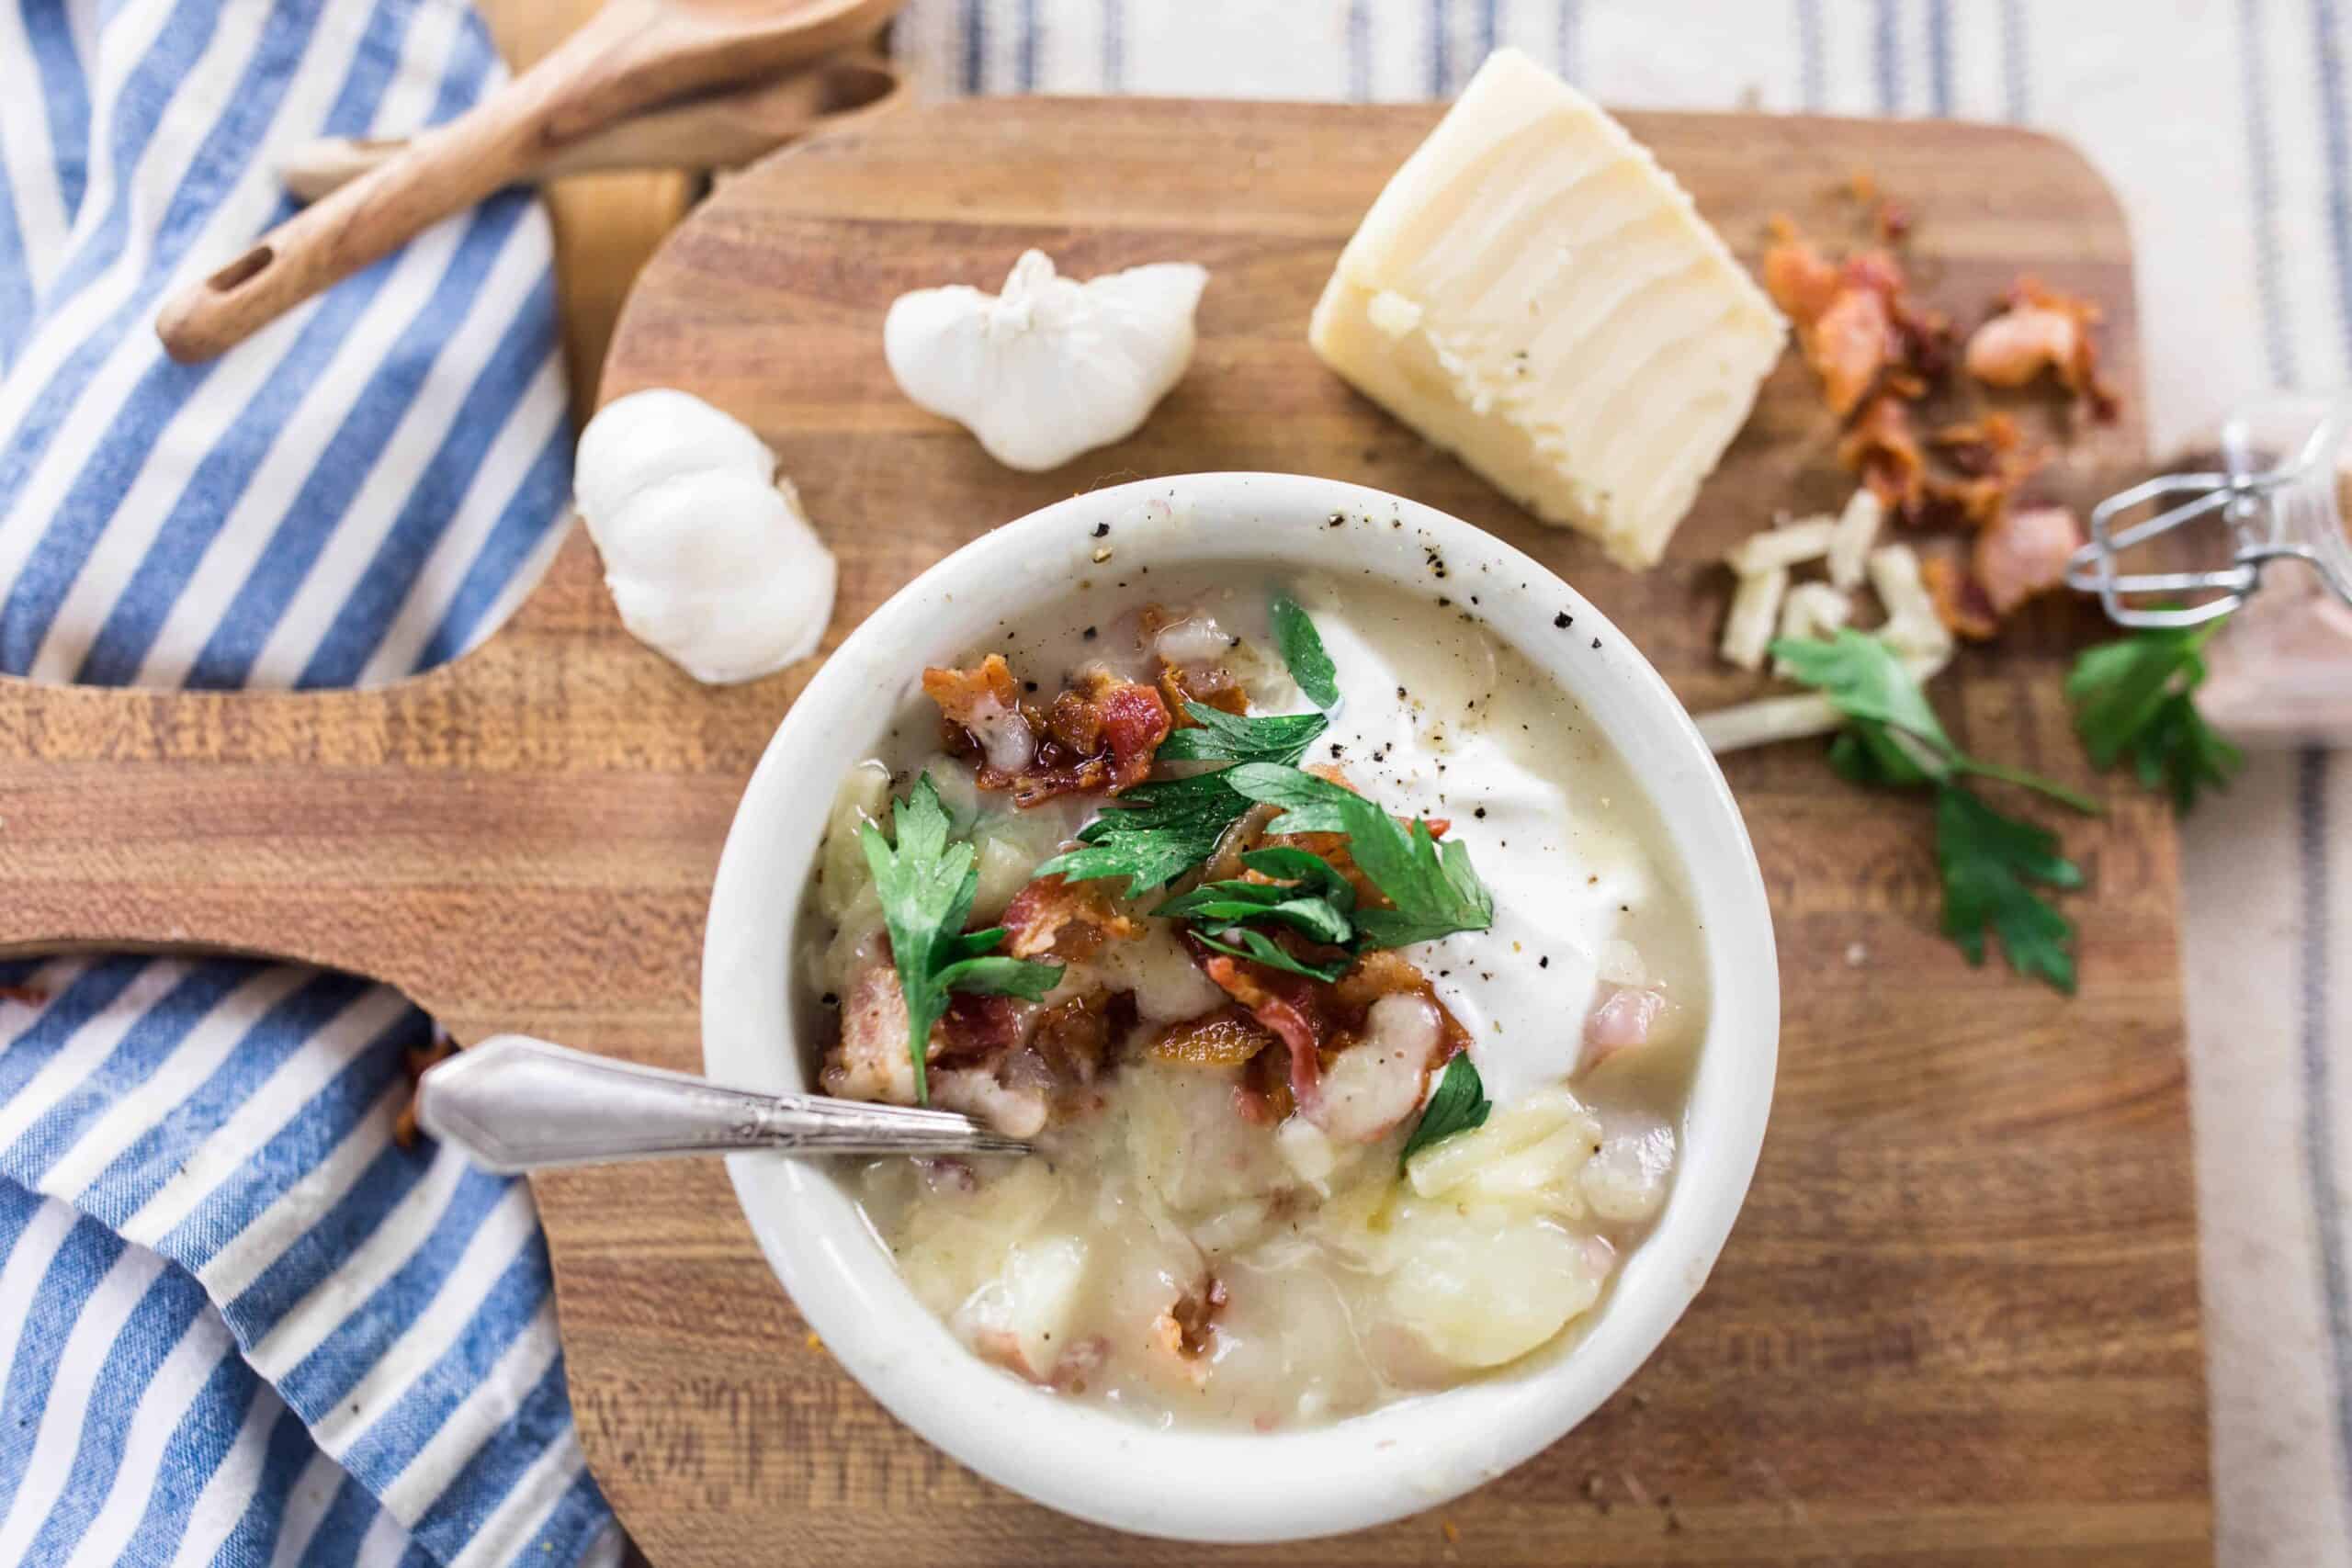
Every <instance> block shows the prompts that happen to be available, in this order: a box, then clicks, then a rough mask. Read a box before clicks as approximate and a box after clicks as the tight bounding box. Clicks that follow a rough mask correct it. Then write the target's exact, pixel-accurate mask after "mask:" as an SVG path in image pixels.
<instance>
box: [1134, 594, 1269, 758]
mask: <svg viewBox="0 0 2352 1568" xmlns="http://www.w3.org/2000/svg"><path fill="white" fill-rule="evenodd" d="M1195 621H1198V617H1195V616H1192V615H1175V614H1173V613H1172V612H1170V611H1169V610H1167V609H1165V608H1163V607H1162V606H1160V605H1158V604H1146V605H1145V606H1144V607H1143V613H1142V615H1140V616H1138V617H1137V620H1136V647H1137V648H1138V649H1143V650H1145V651H1147V652H1148V653H1150V654H1151V655H1152V656H1153V657H1154V658H1156V659H1157V660H1159V677H1158V684H1159V694H1160V695H1161V696H1162V697H1163V698H1165V699H1166V700H1167V703H1168V711H1169V712H1170V714H1172V715H1174V716H1175V717H1174V724H1175V728H1178V729H1190V728H1194V726H1193V720H1192V719H1191V718H1190V717H1189V716H1187V715H1186V714H1185V712H1184V705H1185V704H1186V703H1199V704H1201V705H1203V706H1204V707H1213V708H1215V709H1216V710H1217V711H1218V712H1219V713H1230V714H1244V713H1248V712H1249V711H1250V694H1249V693H1247V692H1246V691H1244V690H1242V687H1241V682H1239V681H1238V680H1236V679H1235V678H1234V674H1233V671H1230V670H1228V669H1227V668H1226V667H1225V666H1224V665H1223V664H1221V663H1219V662H1217V661H1216V660H1214V659H1210V658H1204V657H1200V654H1201V645H1202V644H1203V643H1204V642H1206V643H1207V644H1208V645H1210V646H1212V647H1214V648H1217V649H1223V648H1225V647H1227V646H1230V643H1229V639H1227V637H1224V636H1223V635H1222V634H1221V633H1219V632H1218V629H1217V626H1216V623H1215V622H1214V621H1199V622H1198V626H1197V627H1196V631H1197V633H1198V635H1187V636H1183V637H1178V638H1174V639H1167V640H1163V638H1162V636H1161V634H1162V633H1164V632H1167V631H1169V630H1170V628H1172V627H1179V626H1187V625H1190V624H1193V623H1194V622H1195ZM1171 642H1172V643H1173V644H1174V645H1175V646H1174V649H1173V651H1171V650H1170V644H1171Z"/></svg>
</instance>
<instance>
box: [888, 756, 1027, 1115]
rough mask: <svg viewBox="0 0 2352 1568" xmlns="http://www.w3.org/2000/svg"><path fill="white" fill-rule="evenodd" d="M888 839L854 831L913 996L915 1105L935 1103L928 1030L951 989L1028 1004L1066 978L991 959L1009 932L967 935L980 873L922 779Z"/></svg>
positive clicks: (895, 816)
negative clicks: (954, 840)
mask: <svg viewBox="0 0 2352 1568" xmlns="http://www.w3.org/2000/svg"><path fill="white" fill-rule="evenodd" d="M890 818H891V830H892V834H893V837H894V838H895V840H896V842H895V843H894V842H892V840H888V839H885V838H884V837H883V836H882V829H879V828H877V827H876V826H875V825H874V824H873V823H871V822H862V823H860V824H859V825H858V842H859V845H860V846H861V847H862V848H863V849H864V850H865V863H866V865H867V866H868V867H869V868H871V869H872V871H873V873H874V888H875V891H876V894H878V895H879V896H880V897H881V901H882V921H883V924H884V925H885V926H886V927H888V930H889V932H890V955H891V958H892V960H893V961H894V962H895V963H896V964H897V966H898V970H899V991H900V993H901V994H902V995H904V996H905V998H906V999H907V1050H908V1053H909V1055H911V1056H912V1057H913V1058H914V1069H915V1103H916V1104H918V1105H925V1104H929V1103H930V1100H931V1085H930V1077H929V1073H928V1071H927V1067H928V1062H927V1058H928V1055H929V1050H930V1044H931V1030H932V1025H933V1024H935V1023H937V1022H938V1021H939V1016H940V1014H942V1013H944V1012H945V1011H946V1010H947V996H948V993H949V992H951V991H978V992H980V993H983V994H985V995H989V996H1014V997H1023V998H1027V999H1028V1000H1030V1001H1035V1000H1036V999H1037V998H1040V997H1043V996H1044V995H1045V994H1046V992H1047V991H1050V990H1052V989H1053V988H1054V987H1055V986H1056V985H1057V984H1058V983H1059V982H1060V980H1061V977H1062V970H1061V965H1060V964H1032V963H1028V962H1026V961H1024V960H1022V959H1016V958H1006V957H1002V956H1001V955H992V954H991V951H990V950H992V949H993V948H994V947H995V946H996V945H997V943H998V942H1001V941H1002V940H1003V939H1004V928H1002V927H1001V926H999V927H994V928H992V929H990V930H988V931H965V930H964V921H965V920H966V919H967V918H968V917H969V916H970V914H971V912H972V899H973V897H975V895H977V894H978V890H979V885H980V874H979V872H978V869H977V868H976V867H975V865H974V864H973V862H974V860H975V859H976V858H977V857H976V852H974V850H973V848H972V846H971V845H970V844H969V843H951V842H950V841H949V840H948V836H947V826H948V824H947V812H946V810H945V808H944V807H942V806H941V805H940V803H939V791H938V789H937V788H936V787H935V786H934V785H933V784H932V782H931V775H930V774H929V773H925V774H924V775H923V776H922V778H921V779H918V780H917V781H916V782H915V787H914V788H913V790H911V791H910V793H909V794H908V795H907V798H906V799H904V800H902V801H899V802H898V803H897V804H896V805H895V806H893V807H892V808H891V812H890Z"/></svg>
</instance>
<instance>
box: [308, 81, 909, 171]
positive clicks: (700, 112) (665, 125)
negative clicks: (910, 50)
mask: <svg viewBox="0 0 2352 1568" xmlns="http://www.w3.org/2000/svg"><path fill="white" fill-rule="evenodd" d="M906 97H907V83H906V79H905V78H904V77H902V76H900V75H899V73H898V71H897V69H896V68H895V67H893V66H892V65H891V64H890V62H888V61H887V60H885V59H884V58H883V57H882V56H880V55H879V54H874V53H870V52H867V51H854V52H851V53H848V54H842V55H836V56H833V57H831V58H829V59H826V60H820V61H819V62H816V63H815V64H813V65H809V66H804V67H801V68H799V69H797V70H794V71H791V72H788V73H786V74H784V75H781V76H776V77H772V78H770V79H769V80H767V81H764V82H759V83H755V84H753V85H751V86H747V87H738V88H736V89H734V90H733V91H731V92H709V93H697V94H695V95H694V96H691V97H686V98H681V99H678V100H677V101H675V102H673V103H665V104H660V105H657V106H655V107H652V108H650V109H647V110H646V111H645V112H644V113H642V114H637V115H632V116H630V117H629V118H627V119H624V120H620V121H618V122H617V123H616V124H614V125H611V126H608V127H606V128H605V130H600V131H597V132H596V133H595V134H594V135H592V136H586V137H582V139H581V140H580V141H575V142H573V143H572V144H571V146H569V147H566V148H563V149H561V150H560V151H559V152H557V153H556V154H555V155H554V156H553V157H551V158H549V159H548V161H547V162H546V163H544V164H540V165H539V167H538V169H537V172H536V174H535V175H534V177H535V178H537V179H541V180H551V179H557V178H560V177H561V176H563V175H584V174H593V173H595V172H597V171H599V170H604V169H713V168H717V169H729V168H736V167H740V166H741V165H742V164H749V163H752V162H753V161H754V160H756V159H759V158H762V157H764V156H766V155H767V154H768V153H770V152H775V150H776V149H777V148H779V147H782V146H785V145H786V144H787V143H789V142H793V141H798V140H800V139H801V138H802V137H804V136H808V135H811V134H813V133H814V132H817V131H820V130H833V129H834V128H836V127H838V126H842V125H848V124H850V123H852V122H854V121H856V120H861V119H865V118H870V117H872V116H875V115H878V114H883V113H886V112H888V110H891V109H894V108H897V107H899V105H901V104H903V103H905V102H906ZM411 140H412V139H411V138H409V137H405V136H359V137H349V136H337V137H326V138H322V140H320V141H310V142H305V143H304V144H303V145H301V146H300V147H297V148H296V149H295V150H294V151H293V152H291V153H289V154H288V156H287V158H286V161H285V162H284V163H282V164H279V165H278V176H279V178H281V179H282V180H284V181H285V184H286V188H287V189H288V191H289V192H291V193H292V194H293V195H294V196H295V197H297V198H298V199H300V200H302V201H317V200H319V199H320V198H322V197H325V196H326V195H327V194H328V193H329V192H331V191H334V190H335V189H337V188H338V187H340V186H346V185H349V184H350V183H351V182H352V181H353V180H355V179H356V178H358V177H359V176H360V175H364V174H366V173H368V171H369V170H371V169H374V168H376V167H378V166H379V164H386V163H390V161H391V160H392V159H394V158H397V157H400V156H401V155H402V154H403V153H405V152H407V150H408V147H409V143H410V141H411Z"/></svg>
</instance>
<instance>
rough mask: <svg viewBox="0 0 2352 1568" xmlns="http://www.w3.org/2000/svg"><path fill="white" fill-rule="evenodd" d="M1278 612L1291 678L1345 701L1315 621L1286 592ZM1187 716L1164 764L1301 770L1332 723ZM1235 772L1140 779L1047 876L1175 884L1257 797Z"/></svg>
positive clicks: (1305, 688)
mask: <svg viewBox="0 0 2352 1568" xmlns="http://www.w3.org/2000/svg"><path fill="white" fill-rule="evenodd" d="M1273 618H1274V628H1275V637H1276V639H1277V640H1278V641H1279V642H1280V644H1281V646H1282V652H1283V661H1284V662H1285V663H1286V664H1287V665H1288V666H1289V669H1290V673H1291V679H1292V680H1293V681H1295V682H1297V684H1298V689H1299V690H1300V691H1302V692H1305V693H1306V695H1307V698H1308V700H1309V701H1311V702H1313V703H1315V704H1316V705H1317V706H1318V707H1321V708H1325V709H1329V708H1331V707H1333V706H1336V705H1337V704H1338V702H1339V691H1338V687H1337V684H1336V681H1335V678H1334V676H1333V673H1332V666H1331V658H1330V655H1329V654H1328V653H1326V652H1325V651H1324V649H1323V639H1322V638H1321V637H1319V636H1317V633H1316V630H1315V623H1314V622H1313V621H1312V620H1310V619H1308V617H1307V615H1306V611H1304V610H1302V609H1300V608H1299V607H1298V605H1297V604H1295V603H1294V602H1293V601H1292V600H1291V599H1290V598H1289V597H1288V596H1286V595H1284V596H1279V597H1277V598H1276V599H1275V600H1274V605H1273ZM1184 713H1185V716H1187V717H1189V718H1191V719H1192V720H1193V726H1192V728H1185V729H1180V730H1177V731H1175V732H1174V733H1173V734H1171V735H1170V736H1169V737H1168V739H1165V740H1163V741H1161V742H1160V745H1159V757H1160V758H1161V759H1162V760H1164V761H1171V762H1179V761H1193V762H1223V763H1227V764H1233V765H1238V764H1240V763H1245V762H1272V763H1280V764H1283V765H1285V766H1295V764H1296V763H1297V762H1298V761H1300V760H1301V759H1302V758H1304V757H1305V756H1306V749H1307V748H1308V747H1309V746H1311V745H1313V744H1314V743H1315V741H1316V739H1317V737H1319V736H1321V735H1322V733H1323V731H1324V730H1325V729H1326V728H1329V724H1330V721H1329V719H1328V718H1326V717H1325V716H1323V715H1322V714H1320V713H1303V714H1262V715H1258V716H1249V715H1242V714H1229V713H1223V712H1220V711H1218V710H1217V709H1216V708H1213V707H1210V706H1208V705H1205V704H1202V703H1186V704H1185V705H1184ZM1229 771H1230V767H1228V768H1227V770H1225V771H1221V772H1217V773H1198V774H1195V775H1193V777H1191V778H1183V779H1160V780H1157V781H1155V782H1153V783H1150V784H1138V785H1136V787H1135V788H1134V789H1131V790H1129V791H1127V792H1126V794H1125V795H1121V796H1120V797H1119V799H1118V800H1117V801H1116V802H1115V803H1114V804H1113V805H1112V806H1110V807H1107V808H1106V809H1105V810H1104V811H1103V813H1102V815H1100V816H1098V817H1097V818H1094V820H1093V821H1091V822H1090V823H1088V824H1087V825H1086V827H1085V828H1084V829H1082V830H1081V831H1080V833H1079V835H1078V841H1079V844H1080V847H1079V848H1078V849H1075V850H1071V851H1069V852H1067V853H1064V854H1058V855H1056V856H1055V857H1054V858H1053V859H1051V860H1049V861H1047V862H1046V863H1045V864H1043V865H1041V866H1039V867H1038V868H1037V874H1038V875H1040V876H1061V877H1063V878H1065V879H1067V880H1069V881H1071V882H1089V881H1092V880H1093V879H1095V878H1097V877H1104V876H1124V877H1125V878H1126V879H1127V892H1128V894H1129V895H1130V896H1134V895H1139V894H1144V893H1149V892H1151V891H1153V890H1154V889H1155V888H1160V887H1165V886H1168V885H1169V884H1170V883H1171V882H1173V881H1175V880H1176V879H1177V878H1178V877H1180V876H1182V875H1183V874H1185V873H1186V872H1188V871H1190V870H1192V869H1193V867H1194V866H1196V865H1198V864H1200V863H1202V862H1203V861H1204V860H1207V859H1208V858H1209V857H1210V856H1211V855H1213V854H1215V853H1216V847H1217V844H1218V843H1219V842H1220V841H1221V840H1223V839H1224V838H1225V835H1226V833H1227V830H1228V829H1231V828H1232V826H1233V825H1234V824H1235V823H1236V822H1238V821H1239V820H1240V819H1241V817H1242V814H1243V813H1244V812H1246V811H1248V810H1249V809H1250V802H1249V801H1248V800H1246V799H1244V798H1243V797H1242V796H1240V795H1236V794H1235V793H1234V792H1233V790H1232V789H1231V788H1230V787H1228V786H1227V784H1226V782H1225V779H1226V773H1227V772H1229Z"/></svg>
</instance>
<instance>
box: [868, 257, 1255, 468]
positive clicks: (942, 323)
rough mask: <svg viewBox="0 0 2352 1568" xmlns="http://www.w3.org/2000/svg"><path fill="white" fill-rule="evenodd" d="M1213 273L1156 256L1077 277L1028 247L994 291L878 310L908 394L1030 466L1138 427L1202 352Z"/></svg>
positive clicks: (1051, 462)
mask: <svg viewBox="0 0 2352 1568" xmlns="http://www.w3.org/2000/svg"><path fill="white" fill-rule="evenodd" d="M1208 280H1209V275H1208V269H1207V268H1205V267H1201V266H1195V265H1192V264H1191V263H1189V262H1159V263H1155V264H1153V265H1149V266H1137V267H1129V268H1128V269H1127V270H1126V271H1125V272H1114V273H1111V274H1109V275H1107V276H1103V277H1097V278H1093V279H1091V280H1090V281H1088V282H1085V283H1080V282H1079V281H1078V280H1077V279H1075V278H1069V277H1061V276H1057V275H1056V274H1055V272H1054V263H1053V258H1052V257H1050V256H1048V255H1046V253H1045V252H1043V251H1024V252H1023V253H1022V255H1021V259H1020V260H1019V261H1016V262H1014V263H1013V264H1012V274H1011V276H1008V277H1006V278H1005V280H1004V292H1003V293H1002V294H1000V295H994V296H991V295H987V294H983V293H981V292H980V291H979V290H978V289H977V288H971V287H969V286H967V285H964V284H958V285H956V286H955V287H953V288H921V289H917V290H916V291H915V292H914V293H912V294H902V295H900V296H899V298H898V299H897V300H895V301H894V302H893V303H892V304H891V306H890V314H889V316H888V319H887V320H886V321H884V322H883V324H882V349H883V353H884V354H885V355H887V356H888V359H889V362H890V374H891V375H893V376H895V377H897V378H898V381H899V389H900V390H901V391H903V392H905V393H906V394H907V396H908V397H910V398H911V399H913V400H915V402H917V403H918V404H920V405H922V407H923V408H926V409H928V410H930V411H931V412H933V413H936V414H943V415H944V416H945V417H947V418H949V419H952V420H954V421H956V423H958V424H961V425H963V426H964V427H965V428H966V429H967V430H969V431H970V432H971V433H972V434H974V435H977V436H978V437H979V441H980V445H981V446H983V447H985V448H987V450H988V454H989V457H994V458H995V459H996V460H997V461H998V462H1000V463H1002V464H1003V465H1005V467H1007V468H1024V469H1028V470H1030V471H1032V472H1037V471H1041V470H1043V469H1046V468H1058V467H1060V466H1061V465H1062V464H1064V463H1067V462H1069V460H1070V459H1071V458H1072V457H1077V456H1078V455H1079V454H1080V452H1084V451H1086V450H1088V449H1089V448H1091V447H1095V446H1105V445H1107V444H1108V443H1110V442H1113V441H1117V440H1119V439H1120V438H1122V437H1123V436H1126V435H1129V434H1133V433H1134V431H1135V430H1136V427H1137V426H1138V425H1140V424H1142V423H1143V422H1144V416H1145V415H1147V414H1148V413H1150V412H1151V409H1152V405H1153V404H1154V403H1157V402H1158V401H1159V400H1160V398H1161V397H1162V396H1163V395H1165V394H1166V392H1167V391H1168V389H1169V388H1170V387H1173V386H1174V385H1175V384H1176V382H1177V380H1178V379H1179V378H1181V377H1182V375H1183V374H1184V367H1185V365H1186V364H1188V363H1189V362H1190V361H1191V359H1192V357H1193V307H1195V306H1196V305H1198V304H1199V303H1200V300H1201V290H1202V288H1204V287H1205V286H1206V285H1207V283H1208Z"/></svg>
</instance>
